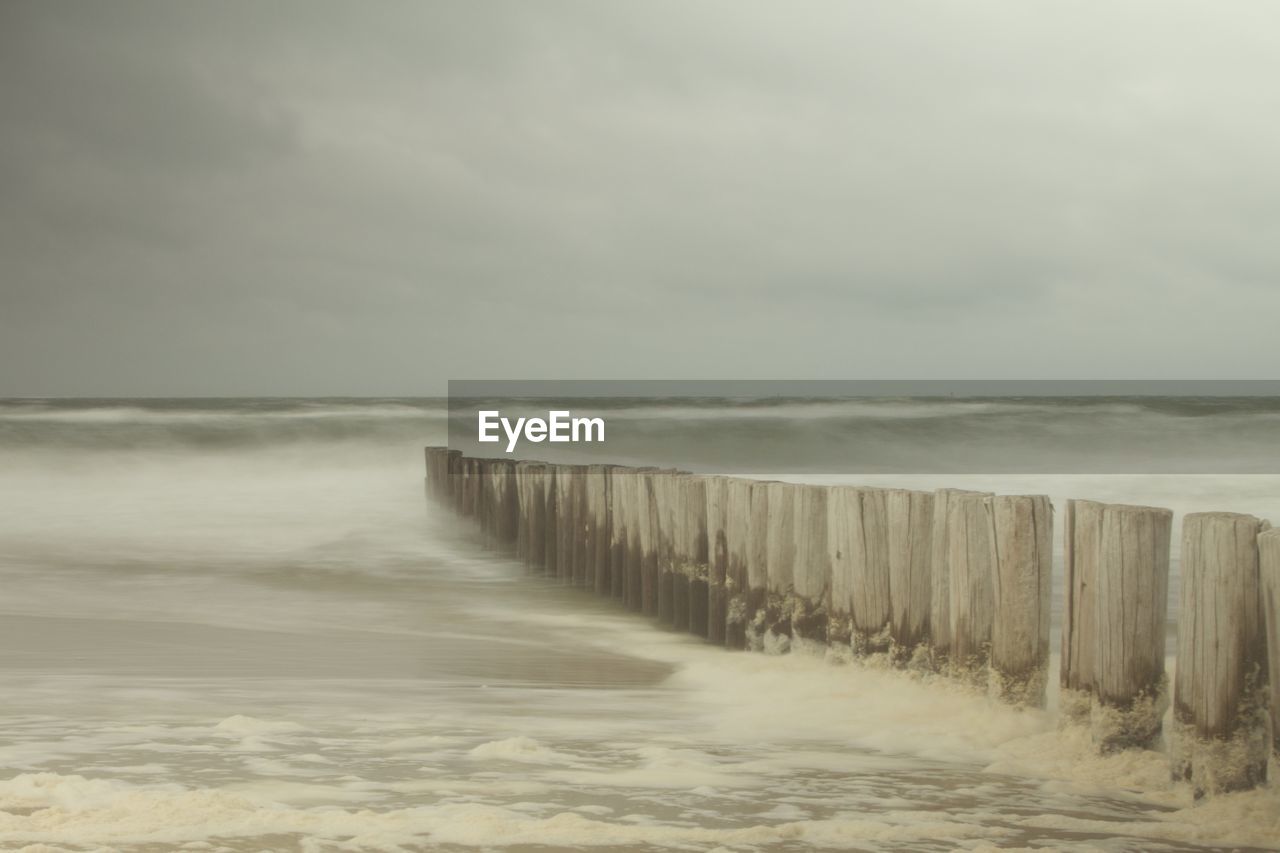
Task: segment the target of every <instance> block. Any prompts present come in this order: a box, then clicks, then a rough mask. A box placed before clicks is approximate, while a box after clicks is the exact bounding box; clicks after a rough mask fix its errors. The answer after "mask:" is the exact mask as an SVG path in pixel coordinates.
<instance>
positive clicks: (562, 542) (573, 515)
mask: <svg viewBox="0 0 1280 853" xmlns="http://www.w3.org/2000/svg"><path fill="white" fill-rule="evenodd" d="M576 467H577V466H574V465H557V466H556V557H557V561H556V570H555V576H556V577H557V578H559V579H560V580H561V582H563V583H566V584H570V583H573V560H574V555H575V548H574V538H575V536H574V534H575V533H576V532H577V528H578V504H577V500H576V497H577V496H576V494H575V486H574V483H575V482H576V481H577V479H578V477H577V471H576V470H575V468H576Z"/></svg>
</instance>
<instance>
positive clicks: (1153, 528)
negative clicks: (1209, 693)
mask: <svg viewBox="0 0 1280 853" xmlns="http://www.w3.org/2000/svg"><path fill="white" fill-rule="evenodd" d="M1172 528H1173V512H1172V511H1171V510H1167V509H1160V508H1158V507H1147V506H1124V505H1119V504H1105V505H1104V506H1103V510H1102V530H1101V536H1100V538H1099V555H1098V560H1097V584H1096V594H1095V596H1094V601H1093V602H1092V604H1093V605H1096V609H1097V610H1096V612H1097V622H1096V624H1097V633H1096V643H1095V646H1096V649H1097V654H1096V667H1095V668H1094V675H1093V685H1094V686H1093V693H1094V696H1093V702H1092V707H1091V709H1090V728H1091V729H1092V732H1093V741H1094V743H1095V744H1096V745H1097V746H1098V748H1099V750H1100V751H1102V752H1112V751H1115V750H1119V749H1125V748H1129V747H1137V748H1140V749H1150V748H1153V747H1155V746H1156V745H1157V743H1158V742H1159V740H1160V733H1161V721H1162V719H1163V717H1164V712H1165V709H1166V708H1167V707H1168V704H1169V690H1168V679H1167V678H1166V677H1165V671H1164V658H1165V624H1166V621H1167V619H1168V601H1169V540H1170V537H1171V534H1172Z"/></svg>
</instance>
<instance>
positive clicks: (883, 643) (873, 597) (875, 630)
mask: <svg viewBox="0 0 1280 853" xmlns="http://www.w3.org/2000/svg"><path fill="white" fill-rule="evenodd" d="M887 496H888V490H886V489H863V488H860V489H858V492H857V496H856V498H855V499H854V509H855V514H854V515H853V516H852V517H851V518H850V532H851V533H852V535H851V536H850V539H849V551H850V554H849V556H850V564H849V581H850V585H851V590H852V593H853V600H852V608H851V613H852V616H853V619H852V622H853V636H852V638H851V642H852V645H853V651H854V654H859V655H868V654H879V653H883V652H888V651H889V644H890V637H889V624H890V622H891V621H892V618H893V608H892V606H891V604H890V601H889V518H888V501H887V500H886V498H887Z"/></svg>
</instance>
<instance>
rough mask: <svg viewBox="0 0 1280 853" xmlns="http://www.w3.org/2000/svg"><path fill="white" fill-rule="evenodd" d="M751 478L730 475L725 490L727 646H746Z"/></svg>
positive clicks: (739, 647) (735, 647) (741, 647)
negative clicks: (727, 562) (727, 551)
mask: <svg viewBox="0 0 1280 853" xmlns="http://www.w3.org/2000/svg"><path fill="white" fill-rule="evenodd" d="M751 482H752V481H751V480H744V479H742V478H739V477H730V478H729V479H728V483H727V486H726V493H725V511H724V517H725V538H726V540H727V541H728V550H729V565H728V569H727V572H726V576H725V598H726V602H725V645H726V646H728V647H729V648H731V649H745V648H746V647H747V623H748V622H749V621H750V616H749V608H748V605H747V592H748V590H749V588H750V587H749V585H748V582H747V565H748V563H749V562H750V560H751V556H750V553H751V526H752V511H751Z"/></svg>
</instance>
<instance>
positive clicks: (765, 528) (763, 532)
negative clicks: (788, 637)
mask: <svg viewBox="0 0 1280 853" xmlns="http://www.w3.org/2000/svg"><path fill="white" fill-rule="evenodd" d="M770 485H771V484H770V483H768V482H765V481H763V480H753V481H751V524H750V527H749V531H748V532H749V533H750V536H751V541H750V544H749V545H748V548H747V590H746V599H747V613H746V620H747V648H749V649H751V650H752V651H756V652H760V651H764V639H765V635H766V634H767V632H768V600H769V486H770Z"/></svg>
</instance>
